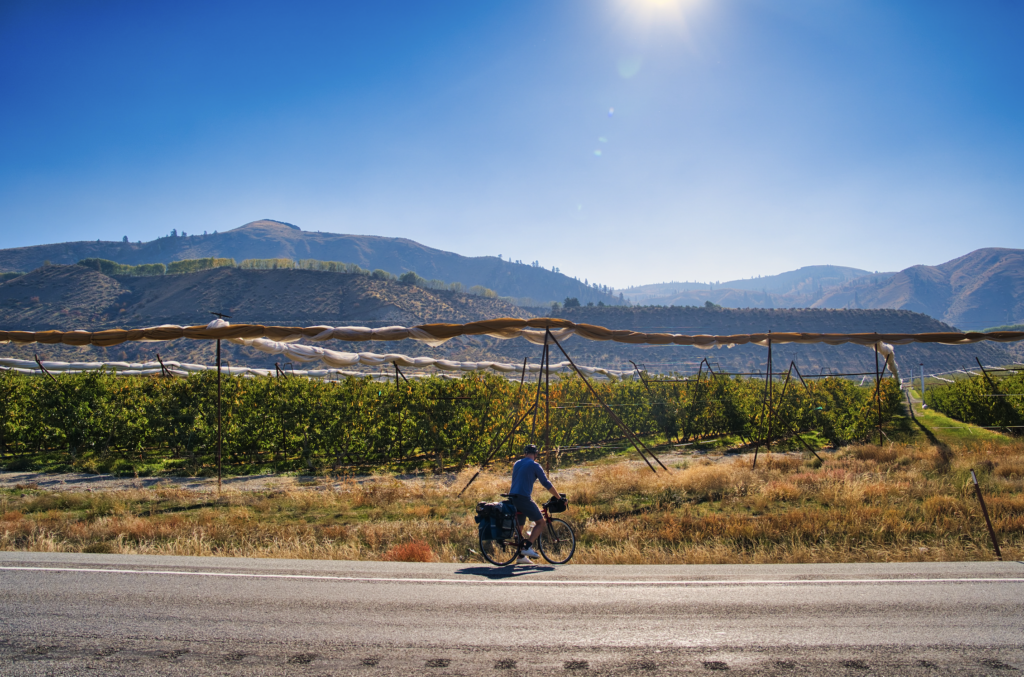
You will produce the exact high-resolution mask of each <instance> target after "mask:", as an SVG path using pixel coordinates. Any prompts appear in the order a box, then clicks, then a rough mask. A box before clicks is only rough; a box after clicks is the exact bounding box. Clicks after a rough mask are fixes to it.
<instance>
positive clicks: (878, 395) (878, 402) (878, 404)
mask: <svg viewBox="0 0 1024 677" xmlns="http://www.w3.org/2000/svg"><path fill="white" fill-rule="evenodd" d="M875 411H876V412H877V413H878V446H882V374H881V372H880V371H879V370H878V341H875Z"/></svg>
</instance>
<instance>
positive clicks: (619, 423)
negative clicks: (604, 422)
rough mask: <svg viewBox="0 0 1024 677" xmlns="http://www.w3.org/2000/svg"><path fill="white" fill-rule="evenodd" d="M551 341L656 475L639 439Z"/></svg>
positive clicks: (560, 346) (648, 450)
mask: <svg viewBox="0 0 1024 677" xmlns="http://www.w3.org/2000/svg"><path fill="white" fill-rule="evenodd" d="M550 335H551V334H550V330H548V332H547V333H546V335H545V338H546V337H547V336H550ZM551 340H552V341H554V342H555V345H556V346H558V349H559V350H561V351H562V354H563V355H565V359H567V360H569V364H570V365H571V366H572V368H573V371H575V372H576V373H577V374H578V375H579V377H580V378H581V379H583V384H584V385H585V386H587V389H588V390H590V394H591V395H593V396H594V399H596V400H597V401H598V403H600V405H601V406H602V407H604V410H605V411H606V412H608V416H610V417H611V419H612V421H614V422H615V424H616V425H617V426H619V427H620V428H622V432H624V433H626V436H627V437H628V438H629V439H630V441H631V442H632V443H633V446H634V447H635V448H636V450H637V453H639V454H640V458H642V459H644V462H645V463H646V464H647V467H648V468H650V469H651V472H653V473H655V474H657V472H658V471H657V470H655V469H654V466H653V465H651V462H650V461H648V460H647V455H646V454H645V453H644V450H645V449H647V448H646V447H645V446H644V445H643V442H641V441H640V438H638V437H637V436H636V435H635V434H634V433H633V431H632V430H630V429H629V427H628V426H627V425H626V424H625V423H623V422H622V419H621V418H619V417H618V415H617V414H616V413H615V412H614V411H612V409H611V407H609V406H608V405H607V404H605V403H604V400H602V399H601V396H600V395H598V394H597V391H596V390H594V386H592V385H590V381H589V380H587V377H586V376H584V375H583V372H582V371H580V368H579V367H577V366H576V363H575V362H573V361H572V358H571V357H569V353H567V352H565V348H563V347H562V344H561V343H559V342H558V339H556V338H555V337H554V336H551ZM647 453H648V454H651V456H652V457H653V458H654V460H655V461H657V462H658V465H660V466H661V467H662V468H663V469H664V470H665V471H666V472H668V468H666V467H665V464H664V463H662V462H661V461H660V460H659V459H658V457H657V456H655V455H654V454H653V453H652V452H651V451H650V449H647Z"/></svg>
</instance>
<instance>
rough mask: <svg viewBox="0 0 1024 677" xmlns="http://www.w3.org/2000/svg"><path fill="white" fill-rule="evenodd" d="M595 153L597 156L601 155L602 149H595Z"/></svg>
mask: <svg viewBox="0 0 1024 677" xmlns="http://www.w3.org/2000/svg"><path fill="white" fill-rule="evenodd" d="M594 155H596V156H597V157H601V150H600V149H598V150H595V151H594Z"/></svg>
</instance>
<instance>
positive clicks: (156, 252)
mask: <svg viewBox="0 0 1024 677" xmlns="http://www.w3.org/2000/svg"><path fill="white" fill-rule="evenodd" d="M204 228H205V229H208V230H209V231H210V232H209V233H204V232H203V229H204ZM180 230H181V231H183V232H184V233H186V234H187V235H184V236H183V235H182V233H178V234H177V235H176V236H173V237H172V236H168V237H161V238H157V239H156V240H153V241H151V242H101V241H98V240H97V241H83V242H63V243H59V244H47V245H36V246H33V247H18V248H13V249H0V272H5V271H22V272H23V271H28V270H34V269H36V268H38V267H39V266H42V265H44V263H46V262H48V263H53V264H73V263H77V262H79V261H81V260H82V259H86V258H101V259H109V260H111V261H116V262H118V263H125V264H130V265H138V264H141V263H171V262H172V261H180V260H182V259H196V258H204V257H223V258H233V259H235V260H236V261H238V262H241V261H242V260H244V259H269V258H288V259H293V260H300V259H319V260H321V261H341V262H344V263H355V264H357V265H359V266H361V267H363V268H365V269H367V270H373V269H375V268H381V269H383V270H386V271H388V272H390V273H392V274H394V275H401V274H402V273H404V272H407V271H410V270H411V271H415V272H416V273H417V274H419V275H420V276H421V277H424V278H426V279H428V280H430V279H438V280H443V281H444V282H447V283H451V282H461V283H462V284H463V285H465V286H466V287H467V288H469V287H471V286H474V285H482V286H484V287H487V288H488V289H493V290H495V291H496V292H498V293H499V294H500V295H502V296H512V297H517V298H522V297H529V298H533V299H536V300H537V301H538V302H550V301H554V300H561V299H563V298H565V297H566V296H575V297H578V298H579V299H580V300H581V301H583V302H584V303H586V302H587V301H593V302H595V303H596V302H598V301H603V302H604V303H613V302H615V301H614V299H613V298H612V296H611V295H610V294H606V293H603V292H600V291H598V290H597V289H594V288H593V287H592V286H587V285H585V284H584V283H583V282H580V281H578V280H574V279H573V278H571V277H568V276H566V275H563V274H561V273H556V272H553V271H552V270H550V269H545V268H541V267H534V266H531V265H526V264H522V263H512V262H511V261H503V260H501V259H499V258H498V257H497V256H475V257H469V256H461V255H459V254H455V253H452V252H446V251H442V250H440V249H434V248H432V247H427V246H426V245H422V244H420V243H418V242H414V241H412V240H408V239H405V238H393V237H380V236H375V235H346V234H340V233H320V232H311V231H304V230H302V229H300V228H299V227H298V226H293V225H291V224H288V223H282V222H280V221H273V220H269V219H264V220H261V221H253V222H252V223H247V224H245V225H244V226H240V227H238V228H235V229H233V230H229V231H226V232H223V233H217V232H214V231H213V228H212V227H209V226H208V225H206V224H182V225H181V226H180ZM551 263H554V262H548V261H546V262H545V264H546V265H548V266H550V265H551ZM616 298H617V297H616Z"/></svg>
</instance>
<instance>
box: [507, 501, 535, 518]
mask: <svg viewBox="0 0 1024 677" xmlns="http://www.w3.org/2000/svg"><path fill="white" fill-rule="evenodd" d="M508 500H510V501H512V505H514V506H515V507H516V510H518V511H519V512H521V513H523V514H524V515H526V516H527V517H529V518H530V520H531V521H534V522H539V521H540V518H541V514H540V507H539V506H538V505H537V504H536V503H534V502H533V501H532V500H530V499H529V498H527V497H526V496H509V497H508Z"/></svg>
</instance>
